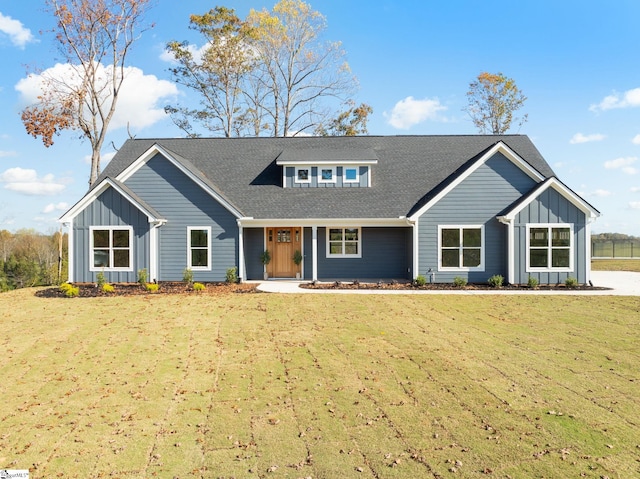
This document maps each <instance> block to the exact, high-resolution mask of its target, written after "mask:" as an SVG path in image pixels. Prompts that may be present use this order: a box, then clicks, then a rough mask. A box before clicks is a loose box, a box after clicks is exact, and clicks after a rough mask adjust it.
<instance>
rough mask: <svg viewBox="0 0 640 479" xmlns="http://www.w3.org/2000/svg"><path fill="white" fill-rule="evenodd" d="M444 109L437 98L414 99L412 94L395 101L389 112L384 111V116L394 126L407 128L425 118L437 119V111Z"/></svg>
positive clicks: (400, 128) (402, 128) (401, 128)
mask: <svg viewBox="0 0 640 479" xmlns="http://www.w3.org/2000/svg"><path fill="white" fill-rule="evenodd" d="M446 109H447V107H446V106H443V105H441V104H440V100H438V99H437V98H434V99H433V100H430V99H428V98H425V99H424V100H416V99H415V98H413V97H412V96H408V97H407V98H405V99H404V100H400V101H399V102H398V103H396V104H395V106H394V107H393V110H391V113H390V114H389V113H387V112H385V113H384V116H385V117H386V118H388V120H387V123H389V124H390V125H391V126H393V127H394V128H398V129H399V130H408V129H409V128H411V127H412V126H413V125H416V124H418V123H422V122H423V121H425V120H436V119H438V112H440V111H444V110H446Z"/></svg>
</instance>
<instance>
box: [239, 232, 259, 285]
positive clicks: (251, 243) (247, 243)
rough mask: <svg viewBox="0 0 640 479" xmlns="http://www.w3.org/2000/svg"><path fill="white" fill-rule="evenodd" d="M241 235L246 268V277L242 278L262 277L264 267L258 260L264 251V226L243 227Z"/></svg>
mask: <svg viewBox="0 0 640 479" xmlns="http://www.w3.org/2000/svg"><path fill="white" fill-rule="evenodd" d="M242 237H243V241H244V261H245V269H246V270H247V277H246V278H242V279H243V280H244V279H249V280H251V279H262V278H263V277H264V267H263V265H262V262H261V261H260V255H261V254H262V252H263V251H264V228H244V229H243V230H242Z"/></svg>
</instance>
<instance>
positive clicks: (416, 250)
mask: <svg viewBox="0 0 640 479" xmlns="http://www.w3.org/2000/svg"><path fill="white" fill-rule="evenodd" d="M411 227H412V228H413V230H412V233H413V271H412V276H413V279H416V277H417V276H418V275H419V274H420V272H419V268H420V262H419V259H418V253H419V237H418V220H416V221H414V222H413V224H412V225H411Z"/></svg>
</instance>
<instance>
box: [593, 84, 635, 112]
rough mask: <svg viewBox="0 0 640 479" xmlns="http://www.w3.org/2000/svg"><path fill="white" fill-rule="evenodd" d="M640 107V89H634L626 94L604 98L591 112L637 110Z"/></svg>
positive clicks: (616, 94)
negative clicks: (621, 109)
mask: <svg viewBox="0 0 640 479" xmlns="http://www.w3.org/2000/svg"><path fill="white" fill-rule="evenodd" d="M639 106H640V88H633V89H632V90H627V91H626V92H624V93H622V94H621V93H618V92H613V94H611V95H608V96H606V97H604V99H603V100H602V101H601V102H600V103H598V104H594V105H591V106H590V107H589V110H591V111H594V112H597V111H605V110H612V109H614V108H635V107H639Z"/></svg>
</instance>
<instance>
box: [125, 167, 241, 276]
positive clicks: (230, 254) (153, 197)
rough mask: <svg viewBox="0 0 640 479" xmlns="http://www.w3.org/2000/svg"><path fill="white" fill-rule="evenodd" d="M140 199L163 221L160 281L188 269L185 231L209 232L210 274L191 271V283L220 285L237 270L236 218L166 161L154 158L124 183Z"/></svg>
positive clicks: (160, 231)
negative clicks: (198, 228)
mask: <svg viewBox="0 0 640 479" xmlns="http://www.w3.org/2000/svg"><path fill="white" fill-rule="evenodd" d="M126 185H127V186H128V187H129V188H131V189H132V190H133V191H134V192H135V193H136V194H137V195H138V196H140V198H142V199H143V200H144V201H146V202H147V203H148V204H150V205H152V206H153V207H154V209H155V210H156V211H158V213H159V214H160V215H161V216H162V217H163V218H165V219H166V220H167V223H166V224H165V225H163V226H162V227H160V228H159V230H158V237H159V248H158V249H159V255H160V261H159V274H158V275H159V278H158V279H159V280H160V281H180V280H182V278H183V274H184V270H185V268H187V227H189V226H210V227H211V263H212V269H211V271H194V272H193V277H194V280H195V281H224V279H225V277H226V270H227V269H228V268H232V267H234V266H236V267H237V265H238V247H237V238H238V226H237V223H236V218H235V216H234V215H233V214H231V213H230V212H229V211H228V210H227V209H226V208H225V207H223V206H222V205H221V204H220V203H218V202H217V201H216V200H215V199H214V198H213V197H212V196H211V195H209V194H208V193H206V192H205V191H204V190H203V189H202V188H201V187H200V186H198V185H197V184H196V183H195V182H194V181H193V180H191V179H190V178H189V177H188V176H187V175H185V174H184V173H182V172H181V171H180V170H179V169H178V168H177V167H176V166H174V165H173V164H172V163H171V162H170V161H169V160H167V159H166V158H164V157H163V156H161V155H156V156H155V157H154V158H152V159H151V160H149V161H148V162H147V163H146V164H145V165H144V166H142V167H141V168H140V169H139V170H138V171H136V172H135V173H134V174H133V175H132V176H131V177H130V178H129V179H128V180H127V181H126Z"/></svg>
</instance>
